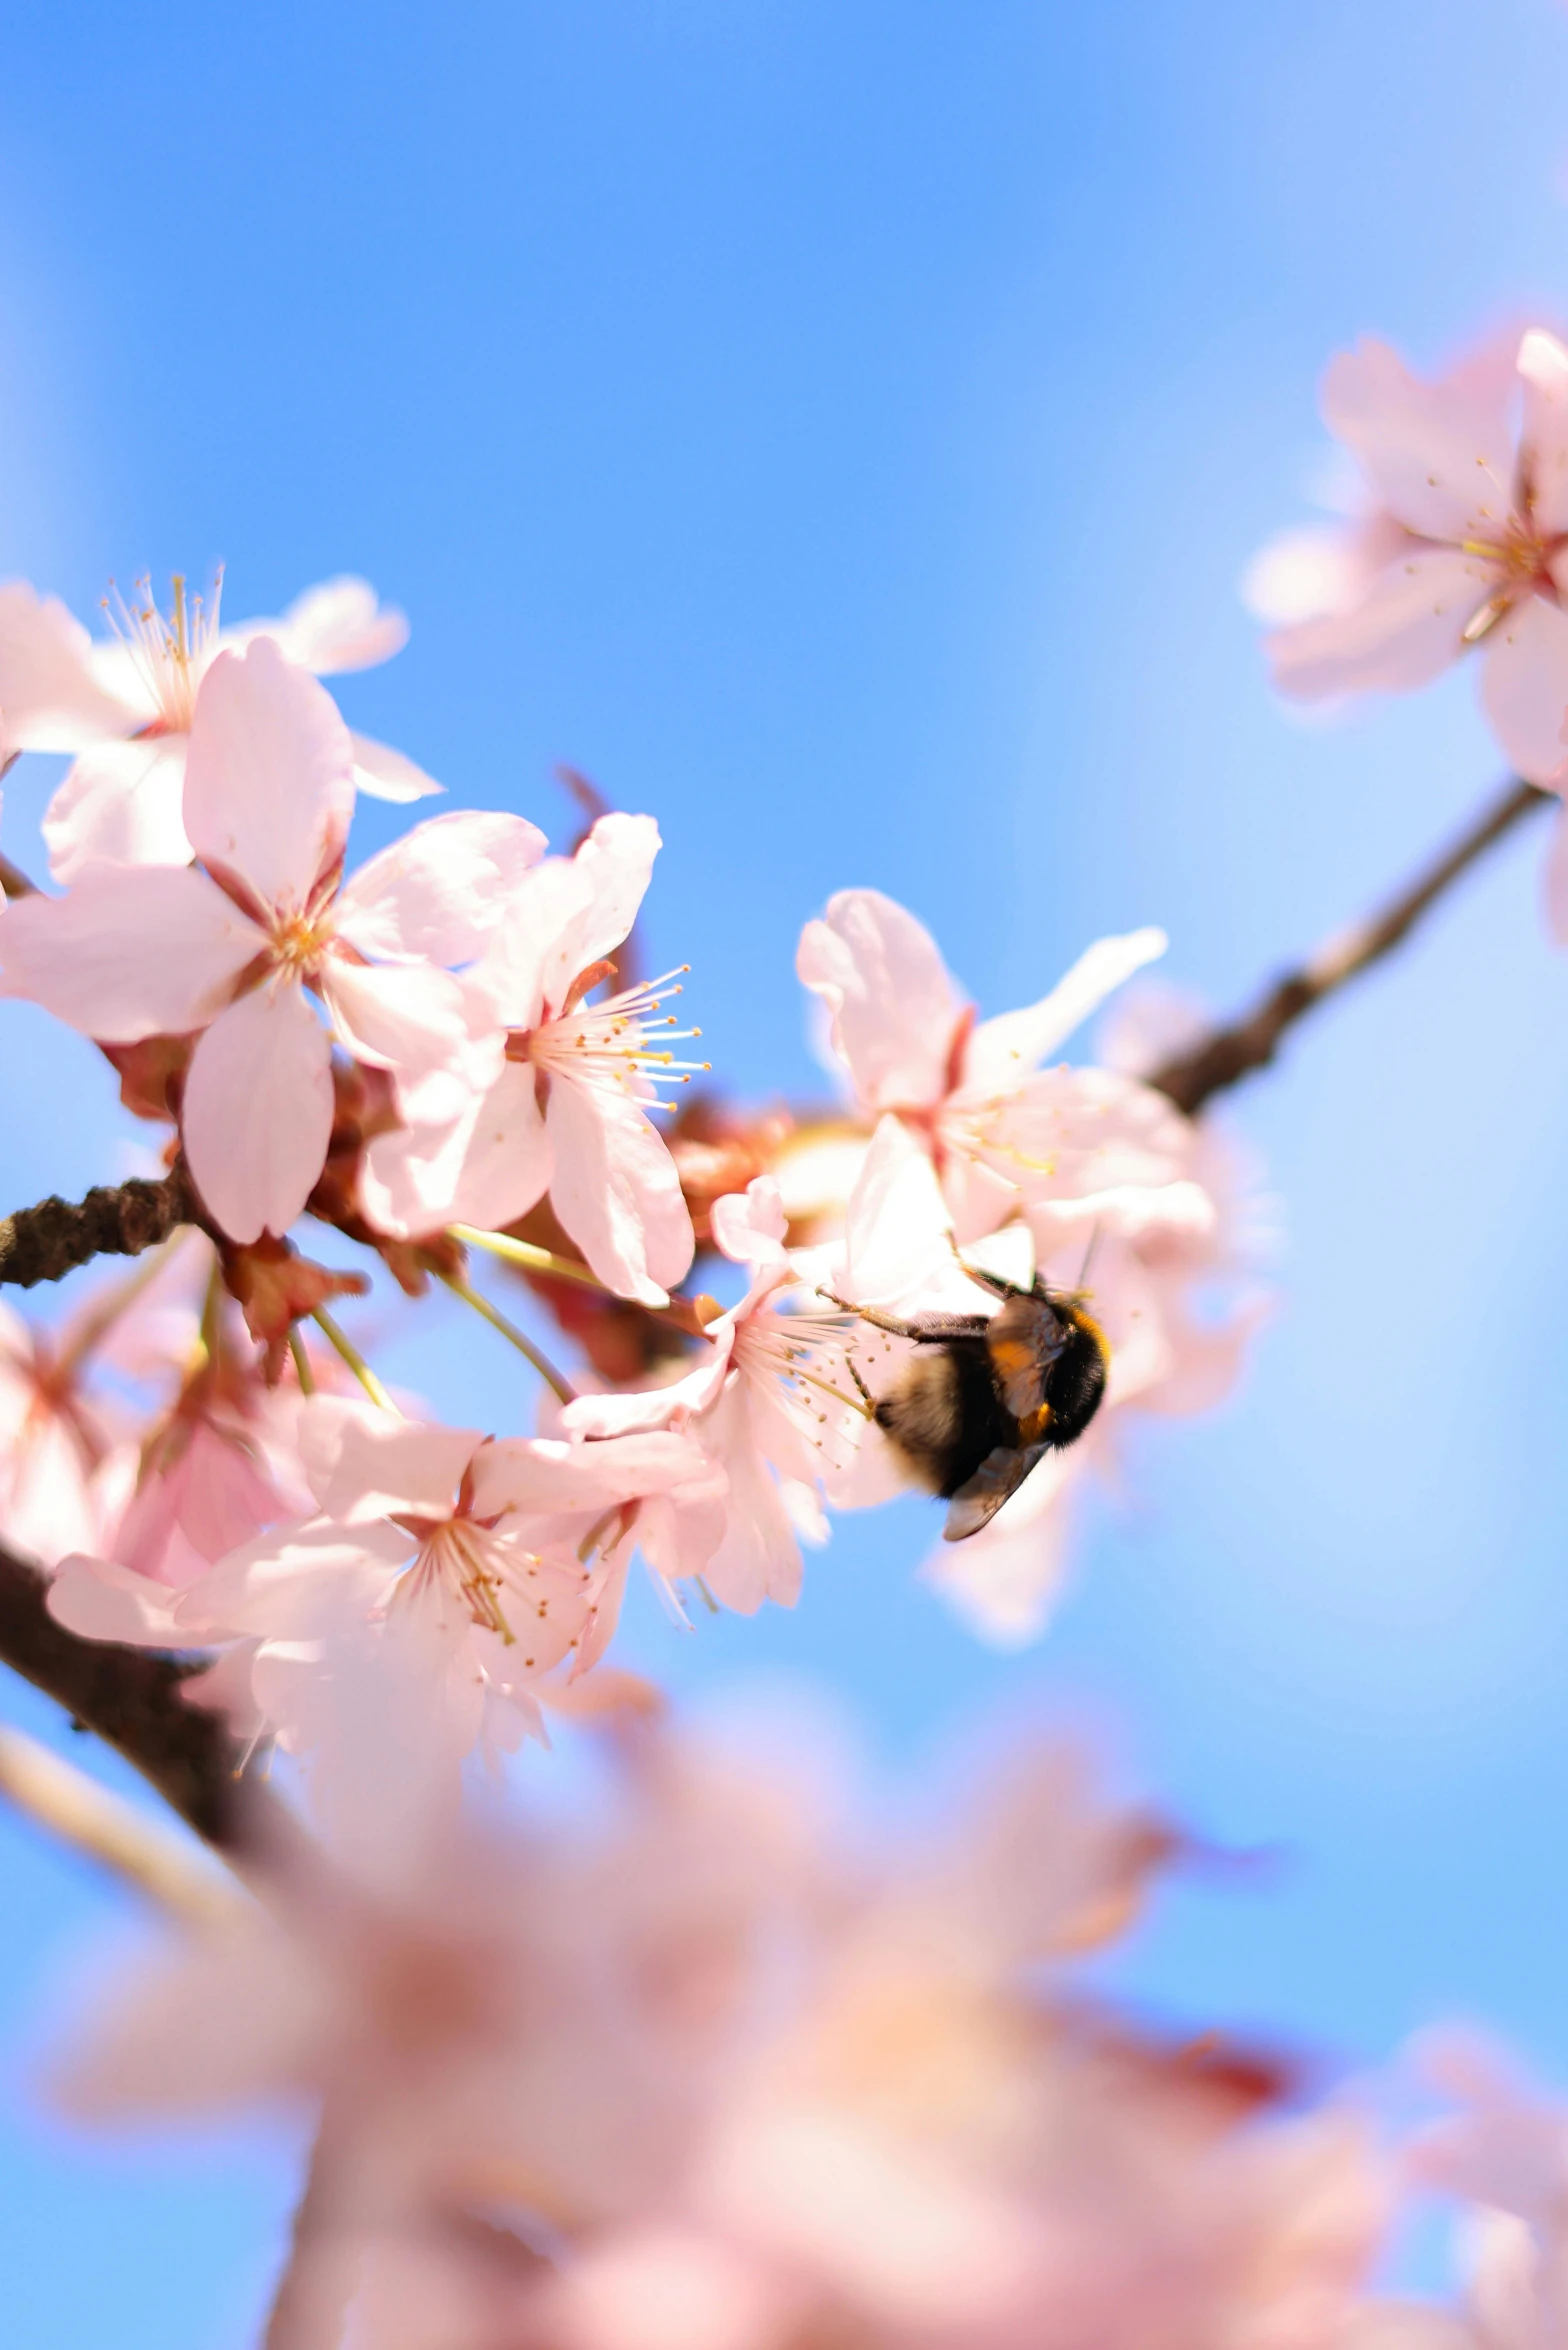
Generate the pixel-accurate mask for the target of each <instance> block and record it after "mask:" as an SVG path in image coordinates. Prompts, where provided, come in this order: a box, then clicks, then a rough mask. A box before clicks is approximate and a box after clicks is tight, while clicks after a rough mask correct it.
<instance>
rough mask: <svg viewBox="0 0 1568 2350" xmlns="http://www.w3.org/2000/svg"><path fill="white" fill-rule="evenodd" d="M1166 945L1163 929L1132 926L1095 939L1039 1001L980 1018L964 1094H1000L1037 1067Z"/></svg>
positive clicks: (970, 1049)
mask: <svg viewBox="0 0 1568 2350" xmlns="http://www.w3.org/2000/svg"><path fill="white" fill-rule="evenodd" d="M1167 944H1168V941H1167V939H1166V936H1165V933H1164V931H1163V930H1132V931H1129V932H1127V934H1126V935H1125V937H1121V938H1102V939H1097V940H1096V941H1095V943H1094V945H1093V946H1092V947H1088V948H1086V949H1085V951H1084V952H1083V953H1082V954H1081V955H1080V956H1079V958H1078V960H1077V962H1076V963H1074V965H1073V967H1072V969H1071V970H1070V971H1069V972H1068V974H1067V976H1066V978H1065V979H1062V980H1059V981H1058V982H1057V984H1056V986H1055V987H1053V988H1052V990H1051V992H1050V994H1049V995H1048V996H1042V998H1041V999H1040V1001H1039V1003H1037V1004H1031V1005H1030V1006H1029V1008H1028V1009H1027V1010H1026V1011H1022V1012H1003V1013H1002V1014H1001V1015H1000V1016H999V1018H997V1019H995V1020H983V1021H982V1022H981V1023H980V1025H979V1027H978V1028H977V1029H976V1030H975V1031H974V1034H973V1035H972V1036H971V1037H970V1039H969V1043H968V1046H967V1047H966V1049H965V1052H964V1061H963V1076H962V1080H961V1082H962V1085H963V1088H964V1090H965V1092H968V1091H970V1090H971V1089H972V1090H974V1091H976V1092H980V1093H1002V1092H1005V1091H1007V1090H1008V1089H1009V1088H1011V1087H1012V1086H1014V1085H1016V1084H1017V1083H1018V1081H1019V1079H1020V1078H1021V1077H1026V1076H1028V1075H1029V1073H1030V1072H1031V1071H1032V1070H1034V1069H1038V1067H1039V1066H1040V1063H1041V1062H1042V1061H1044V1060H1048V1059H1049V1058H1050V1057H1051V1055H1052V1054H1053V1053H1055V1052H1057V1051H1059V1050H1060V1048H1061V1047H1062V1046H1063V1045H1064V1044H1065V1043H1066V1042H1067V1039H1068V1038H1069V1037H1070V1036H1071V1035H1072V1033H1073V1030H1074V1029H1075V1028H1077V1027H1079V1026H1080V1025H1081V1023H1082V1022H1083V1021H1085V1020H1087V1019H1088V1017H1089V1014H1090V1013H1091V1012H1094V1011H1097V1010H1098V1009H1099V1007H1100V1005H1101V1004H1102V1003H1104V1001H1105V999H1106V997H1107V996H1108V995H1111V994H1112V993H1114V991H1115V990H1116V989H1117V988H1118V987H1120V986H1121V985H1122V984H1123V982H1124V981H1125V980H1128V979H1130V978H1131V977H1132V975H1133V973H1134V972H1135V971H1141V970H1142V969H1143V966H1144V965H1145V963H1152V962H1153V961H1154V959H1155V958H1156V956H1158V955H1163V954H1164V952H1165V949H1166V946H1167Z"/></svg>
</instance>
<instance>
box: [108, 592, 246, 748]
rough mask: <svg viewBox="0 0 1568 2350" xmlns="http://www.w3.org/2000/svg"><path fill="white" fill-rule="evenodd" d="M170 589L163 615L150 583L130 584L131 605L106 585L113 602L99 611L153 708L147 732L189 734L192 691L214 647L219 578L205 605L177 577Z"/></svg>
mask: <svg viewBox="0 0 1568 2350" xmlns="http://www.w3.org/2000/svg"><path fill="white" fill-rule="evenodd" d="M173 587H174V605H173V610H172V611H170V612H168V613H163V612H160V611H159V609H158V607H157V605H156V604H155V603H154V601H153V593H152V581H151V579H150V578H142V579H139V580H137V581H136V582H135V585H134V588H133V591H132V592H133V594H134V596H135V599H136V600H135V603H134V604H130V605H128V604H127V603H126V601H125V598H124V597H123V596H122V595H121V594H120V591H119V589H118V588H116V587H113V583H112V582H111V590H112V596H113V600H112V602H111V601H110V599H109V597H105V599H104V607H103V608H104V611H105V612H106V613H107V615H108V619H109V626H110V627H111V628H112V629H113V631H114V633H115V635H116V636H117V637H118V638H119V640H120V642H121V644H122V645H124V647H125V649H126V651H127V652H128V653H129V654H130V657H131V660H132V662H133V664H134V665H135V669H136V673H137V675H138V677H139V678H140V679H141V681H142V683H143V685H144V686H145V687H146V689H147V694H148V698H149V700H151V701H152V702H154V703H155V704H156V705H157V710H158V716H157V718H156V720H155V721H154V722H153V725H152V726H151V727H150V728H149V730H148V731H149V732H151V733H158V734H189V732H190V728H191V715H192V712H193V711H194V709H195V707H196V688H197V687H198V686H199V685H200V683H201V680H202V674H203V672H204V671H205V669H206V667H207V664H208V662H209V661H210V660H211V658H212V655H213V652H214V650H215V649H216V645H217V637H218V607H219V604H220V602H221V600H222V594H223V575H222V573H221V572H220V573H219V574H218V576H217V578H216V580H215V581H214V583H213V590H212V599H211V602H210V604H205V605H204V604H203V601H202V599H201V597H200V596H187V594H186V592H185V582H184V580H183V578H181V576H180V575H179V573H178V572H176V574H175V576H174V582H173Z"/></svg>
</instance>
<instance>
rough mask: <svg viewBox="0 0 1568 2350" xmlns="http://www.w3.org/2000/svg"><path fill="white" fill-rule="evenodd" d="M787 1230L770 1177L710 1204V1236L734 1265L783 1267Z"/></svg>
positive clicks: (780, 1205) (777, 1193)
mask: <svg viewBox="0 0 1568 2350" xmlns="http://www.w3.org/2000/svg"><path fill="white" fill-rule="evenodd" d="M787 1229H788V1227H787V1225H786V1222H785V1217H784V1202H783V1200H782V1199H781V1198H780V1196H779V1187H778V1184H777V1182H776V1181H775V1179H774V1178H773V1176H771V1175H758V1176H757V1177H755V1178H754V1180H753V1181H752V1182H750V1183H748V1184H747V1186H746V1188H745V1190H744V1191H743V1192H739V1191H736V1192H729V1193H727V1194H726V1196H725V1197H724V1198H723V1199H719V1200H715V1201H714V1203H713V1237H714V1239H715V1240H716V1241H717V1242H718V1244H719V1246H720V1248H721V1249H722V1250H723V1251H724V1254H725V1255H726V1256H727V1257H729V1258H730V1259H731V1260H732V1262H733V1263H735V1264H737V1265H755V1266H758V1267H759V1268H760V1267H767V1268H769V1269H770V1270H771V1269H772V1268H773V1267H775V1266H778V1265H783V1264H786V1263H787V1262H788V1258H787V1256H786V1254H785V1249H784V1234H785V1232H786V1230H787Z"/></svg>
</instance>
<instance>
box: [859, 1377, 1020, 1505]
mask: <svg viewBox="0 0 1568 2350" xmlns="http://www.w3.org/2000/svg"><path fill="white" fill-rule="evenodd" d="M876 1416H877V1420H878V1423H879V1425H880V1426H881V1427H883V1428H885V1429H886V1431H887V1433H888V1435H889V1436H891V1437H892V1439H893V1441H894V1443H895V1444H896V1445H897V1446H898V1448H899V1450H900V1451H901V1452H902V1453H903V1454H904V1456H905V1458H906V1460H907V1461H908V1462H909V1463H910V1465H911V1466H912V1467H913V1468H914V1470H915V1472H916V1473H917V1475H918V1476H919V1477H920V1479H921V1482H922V1483H923V1484H926V1485H928V1486H929V1487H930V1489H931V1491H932V1492H933V1493H938V1494H940V1495H941V1496H942V1498H943V1500H944V1501H950V1500H951V1499H952V1497H953V1495H954V1494H955V1493H956V1492H957V1491H958V1488H959V1487H960V1485H963V1484H966V1483H967V1482H968V1480H969V1479H970V1478H971V1477H972V1476H973V1475H974V1473H975V1471H976V1469H978V1468H979V1466H980V1463H981V1462H982V1461H983V1460H984V1459H985V1458H986V1456H987V1454H989V1453H991V1452H992V1451H994V1450H995V1448H996V1446H997V1445H999V1444H1016V1443H1017V1441H1018V1422H1017V1421H1016V1420H1015V1419H1014V1418H1013V1415H1012V1413H1011V1412H1010V1411H1008V1409H1007V1407H1006V1405H1005V1404H1004V1403H1003V1401H1002V1399H1001V1397H1000V1396H999V1395H998V1394H997V1391H996V1382H995V1380H994V1378H993V1377H992V1375H991V1358H990V1354H989V1352H988V1350H987V1347H986V1343H985V1340H984V1338H983V1337H975V1338H943V1339H942V1340H941V1341H940V1342H935V1343H931V1344H928V1345H927V1346H923V1347H921V1348H920V1349H919V1351H918V1353H917V1354H916V1355H915V1357H914V1359H913V1361H912V1363H911V1365H910V1366H909V1370H908V1372H907V1373H906V1375H905V1377H904V1378H903V1379H901V1381H900V1382H899V1384H898V1386H897V1387H896V1388H895V1389H894V1390H893V1392H892V1393H891V1394H890V1395H886V1396H884V1397H883V1398H882V1399H881V1401H880V1402H879V1403H878V1405H877V1407H876Z"/></svg>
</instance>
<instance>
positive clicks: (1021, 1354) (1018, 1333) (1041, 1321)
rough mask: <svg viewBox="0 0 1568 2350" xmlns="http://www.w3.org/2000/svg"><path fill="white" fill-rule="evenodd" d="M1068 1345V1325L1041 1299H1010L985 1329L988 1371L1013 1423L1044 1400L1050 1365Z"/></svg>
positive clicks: (1025, 1417) (1034, 1409) (1023, 1418)
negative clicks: (999, 1390)
mask: <svg viewBox="0 0 1568 2350" xmlns="http://www.w3.org/2000/svg"><path fill="white" fill-rule="evenodd" d="M1066 1343H1067V1326H1066V1324H1065V1323H1064V1322H1063V1320H1062V1317H1061V1315H1060V1314H1059V1313H1058V1312H1057V1311H1056V1308H1055V1307H1054V1306H1053V1305H1050V1304H1049V1303H1048V1302H1047V1301H1046V1299H1044V1298H1043V1297H1010V1298H1009V1299H1008V1301H1007V1303H1006V1305H1005V1306H1003V1307H1002V1309H1001V1311H1000V1313H997V1314H994V1315H993V1316H992V1318H991V1321H990V1324H989V1326H988V1327H987V1330H986V1346H987V1349H988V1351H989V1353H990V1357H991V1368H992V1370H993V1371H994V1372H995V1374H996V1378H997V1383H998V1385H999V1386H1000V1388H1001V1390H1002V1400H1003V1402H1004V1403H1005V1404H1006V1406H1007V1408H1008V1410H1009V1411H1010V1412H1011V1413H1012V1415H1013V1418H1014V1419H1015V1420H1027V1419H1028V1418H1029V1417H1030V1416H1031V1414H1032V1413H1035V1412H1037V1411H1038V1410H1039V1409H1040V1406H1041V1405H1042V1404H1043V1403H1044V1401H1045V1383H1046V1380H1047V1378H1048V1377H1049V1375H1050V1370H1051V1365H1052V1364H1053V1363H1054V1362H1055V1360H1056V1358H1057V1356H1058V1355H1059V1354H1060V1353H1061V1351H1062V1348H1063V1347H1064V1346H1065V1345H1066Z"/></svg>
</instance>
